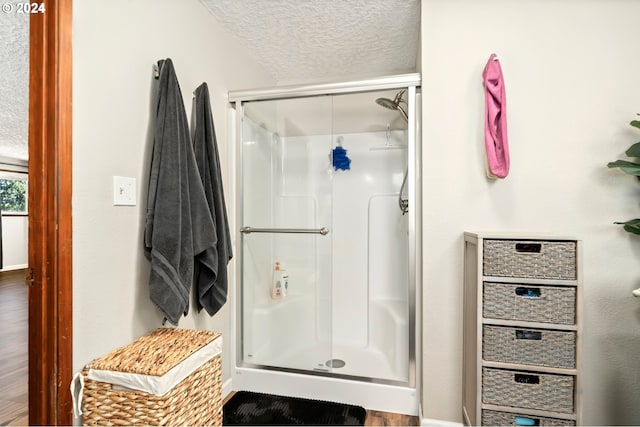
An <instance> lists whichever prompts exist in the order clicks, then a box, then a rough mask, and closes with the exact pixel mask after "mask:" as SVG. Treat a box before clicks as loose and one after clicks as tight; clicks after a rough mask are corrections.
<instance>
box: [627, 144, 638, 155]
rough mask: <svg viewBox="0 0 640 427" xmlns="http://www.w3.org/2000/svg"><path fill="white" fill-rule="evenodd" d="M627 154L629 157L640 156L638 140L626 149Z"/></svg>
mask: <svg viewBox="0 0 640 427" xmlns="http://www.w3.org/2000/svg"><path fill="white" fill-rule="evenodd" d="M625 154H626V155H627V156H629V157H640V142H636V143H635V144H633V145H632V146H631V147H629V149H628V150H627V151H625Z"/></svg>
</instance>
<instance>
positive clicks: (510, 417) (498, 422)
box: [482, 410, 576, 426]
mask: <svg viewBox="0 0 640 427" xmlns="http://www.w3.org/2000/svg"><path fill="white" fill-rule="evenodd" d="M516 417H525V418H528V419H529V420H532V421H533V424H532V425H537V426H574V425H576V422H575V421H572V420H562V419H560V418H545V417H538V416H533V415H526V414H512V413H510V412H500V411H490V410H483V411H482V425H483V426H515V425H516Z"/></svg>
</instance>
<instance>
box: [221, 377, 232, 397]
mask: <svg viewBox="0 0 640 427" xmlns="http://www.w3.org/2000/svg"><path fill="white" fill-rule="evenodd" d="M232 391H233V378H228V379H227V380H226V381H225V382H223V383H222V400H223V401H224V400H225V399H226V398H227V396H229V394H231V392H232Z"/></svg>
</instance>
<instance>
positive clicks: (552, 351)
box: [482, 325, 576, 368]
mask: <svg viewBox="0 0 640 427" xmlns="http://www.w3.org/2000/svg"><path fill="white" fill-rule="evenodd" d="M482 358H483V359H484V360H487V361H491V362H506V363H523V364H526V365H538V366H549V367H553V368H575V366H576V333H575V332H573V331H551V330H547V329H531V328H515V327H507V326H492V325H484V326H483V327H482Z"/></svg>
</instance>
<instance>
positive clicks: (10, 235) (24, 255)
mask: <svg viewBox="0 0 640 427" xmlns="http://www.w3.org/2000/svg"><path fill="white" fill-rule="evenodd" d="M28 240H29V217H28V216H14V215H4V216H2V269H3V270H14V269H18V268H26V267H27V263H28V246H29V245H28V244H29V242H28Z"/></svg>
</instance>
